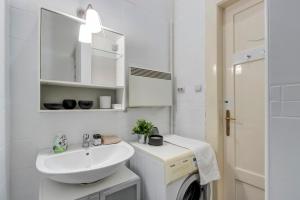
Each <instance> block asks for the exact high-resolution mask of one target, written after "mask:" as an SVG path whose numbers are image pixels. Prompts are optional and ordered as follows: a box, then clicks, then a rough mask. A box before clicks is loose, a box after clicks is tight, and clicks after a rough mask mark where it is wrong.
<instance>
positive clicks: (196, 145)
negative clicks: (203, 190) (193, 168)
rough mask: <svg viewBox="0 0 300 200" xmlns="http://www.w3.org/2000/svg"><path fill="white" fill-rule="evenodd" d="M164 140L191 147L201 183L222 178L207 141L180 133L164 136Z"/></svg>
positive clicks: (204, 183) (213, 153)
mask: <svg viewBox="0 0 300 200" xmlns="http://www.w3.org/2000/svg"><path fill="white" fill-rule="evenodd" d="M164 141H166V142H168V143H171V144H174V145H177V146H181V147H184V148H187V149H190V150H192V151H193V152H194V154H195V158H196V160H197V165H198V170H199V174H200V179H201V180H200V182H201V185H206V184H208V183H210V182H212V181H216V180H219V179H220V172H219V167H218V163H217V159H216V155H215V152H214V150H213V148H212V147H211V146H210V145H209V144H208V143H205V142H201V141H198V140H194V139H190V138H185V137H181V136H178V135H167V136H164Z"/></svg>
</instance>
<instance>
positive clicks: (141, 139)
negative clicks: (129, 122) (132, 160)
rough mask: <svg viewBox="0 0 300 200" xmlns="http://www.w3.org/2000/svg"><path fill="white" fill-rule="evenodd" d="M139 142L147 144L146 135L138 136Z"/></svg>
mask: <svg viewBox="0 0 300 200" xmlns="http://www.w3.org/2000/svg"><path fill="white" fill-rule="evenodd" d="M138 142H139V143H140V144H146V143H147V138H146V136H145V135H138Z"/></svg>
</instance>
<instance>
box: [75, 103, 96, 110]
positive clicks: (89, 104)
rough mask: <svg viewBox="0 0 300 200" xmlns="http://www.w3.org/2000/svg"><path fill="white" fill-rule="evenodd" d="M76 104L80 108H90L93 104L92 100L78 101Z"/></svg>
mask: <svg viewBox="0 0 300 200" xmlns="http://www.w3.org/2000/svg"><path fill="white" fill-rule="evenodd" d="M78 105H79V107H80V108H81V109H91V108H92V107H93V105H94V102H93V101H78Z"/></svg>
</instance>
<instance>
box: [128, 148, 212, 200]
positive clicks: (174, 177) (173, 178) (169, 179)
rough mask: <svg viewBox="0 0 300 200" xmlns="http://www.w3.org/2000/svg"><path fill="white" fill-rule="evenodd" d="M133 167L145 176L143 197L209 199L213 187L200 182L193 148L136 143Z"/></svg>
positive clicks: (167, 199) (131, 164)
mask: <svg viewBox="0 0 300 200" xmlns="http://www.w3.org/2000/svg"><path fill="white" fill-rule="evenodd" d="M132 146H133V147H134V148H135V155H134V156H133V158H132V159H131V160H130V168H131V170H132V171H134V172H135V173H136V174H138V175H139V176H140V177H141V179H142V200H209V199H210V198H209V197H210V189H209V186H207V185H206V186H201V185H200V177H199V173H198V169H197V167H196V159H195V157H194V154H193V152H192V151H191V150H189V149H186V148H183V147H179V146H176V145H173V144H170V143H166V142H165V143H164V145H163V146H158V147H156V146H150V145H148V144H139V143H132Z"/></svg>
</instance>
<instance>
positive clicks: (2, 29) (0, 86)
mask: <svg viewBox="0 0 300 200" xmlns="http://www.w3.org/2000/svg"><path fill="white" fill-rule="evenodd" d="M6 10H7V2H6V0H5V1H1V2H0V199H1V200H9V192H8V185H9V183H8V173H9V171H8V170H9V161H8V157H9V151H8V148H9V140H8V130H9V129H8V126H7V122H8V119H7V118H6V115H7V112H8V109H7V107H6V102H7V99H8V97H7V91H8V90H7V86H8V85H7V80H8V77H7V71H8V67H7V45H6V40H7V37H8V35H7V27H6V24H7V20H8V18H7V13H6Z"/></svg>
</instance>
